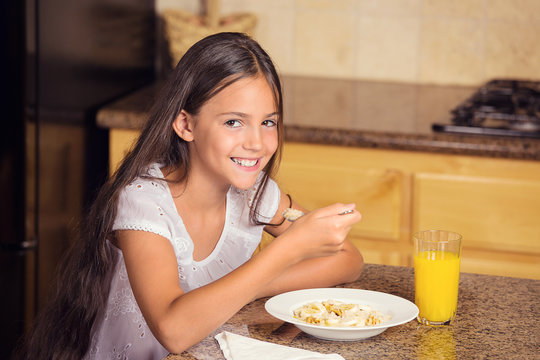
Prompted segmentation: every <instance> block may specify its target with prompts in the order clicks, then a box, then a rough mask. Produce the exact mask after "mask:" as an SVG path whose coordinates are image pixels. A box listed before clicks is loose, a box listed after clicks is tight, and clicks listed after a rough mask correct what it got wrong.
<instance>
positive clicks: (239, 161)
mask: <svg viewBox="0 0 540 360" xmlns="http://www.w3.org/2000/svg"><path fill="white" fill-rule="evenodd" d="M231 160H232V161H233V162H234V163H236V164H238V165H240V166H243V167H252V166H255V165H257V163H258V162H259V159H255V160H246V159H238V158H231Z"/></svg>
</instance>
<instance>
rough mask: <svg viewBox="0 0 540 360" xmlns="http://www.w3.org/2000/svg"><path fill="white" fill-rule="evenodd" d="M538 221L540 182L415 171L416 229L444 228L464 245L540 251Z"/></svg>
mask: <svg viewBox="0 0 540 360" xmlns="http://www.w3.org/2000/svg"><path fill="white" fill-rule="evenodd" d="M539 219H540V183H539V182H532V181H527V180H518V179H507V178H492V177H475V176H456V175H445V174H430V173H419V174H416V175H415V180H414V222H413V224H414V226H413V229H414V230H422V229H433V228H436V229H440V228H444V229H448V230H453V231H456V232H459V233H461V234H462V235H463V245H464V246H466V247H474V248H480V249H491V250H501V251H514V252H520V253H536V254H540V226H539V223H540V220H539Z"/></svg>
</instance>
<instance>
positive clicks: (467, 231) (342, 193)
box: [111, 130, 540, 279]
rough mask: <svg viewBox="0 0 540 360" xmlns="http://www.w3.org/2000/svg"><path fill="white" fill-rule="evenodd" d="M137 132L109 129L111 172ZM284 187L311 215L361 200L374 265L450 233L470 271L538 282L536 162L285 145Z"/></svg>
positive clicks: (539, 186) (364, 245) (408, 256)
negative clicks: (426, 235) (430, 233)
mask: <svg viewBox="0 0 540 360" xmlns="http://www.w3.org/2000/svg"><path fill="white" fill-rule="evenodd" d="M137 134H138V132H137V131H133V130H112V131H111V169H114V168H115V167H116V164H117V162H118V161H119V160H120V159H121V158H122V157H123V156H124V154H125V152H126V149H127V148H129V146H130V145H131V142H132V141H133V139H134V138H135V137H136V136H137ZM276 180H277V181H278V183H279V184H280V187H281V188H282V190H283V191H285V192H287V193H290V194H291V196H293V198H294V199H295V201H297V202H298V203H300V204H302V205H303V206H304V207H306V208H308V209H314V208H318V207H322V206H326V205H329V204H332V203H334V202H343V203H348V202H355V203H356V205H357V208H358V209H359V211H360V212H362V216H363V218H362V221H361V222H360V223H358V224H357V225H356V226H355V227H354V228H353V229H352V230H351V232H350V234H349V238H350V240H351V241H352V242H353V243H354V244H355V246H357V247H358V248H359V249H360V250H361V252H362V254H363V255H364V259H365V261H366V262H368V263H377V264H388V265H404V266H412V234H413V233H414V232H416V231H420V230H426V229H446V230H452V231H456V232H459V233H460V234H462V235H463V253H462V271H464V272H475V273H485V274H494V275H505V276H517V277H525V278H533V279H540V162H538V161H523V160H515V159H498V158H486V157H472V156H458V155H446V154H436V153H425V152H408V151H393V150H381V149H367V148H355V147H341V146H330V145H314V144H304V143H286V144H285V146H284V153H283V157H282V163H281V167H280V170H279V173H278V174H277V177H276ZM268 241H271V239H270V236H269V235H266V237H265V239H263V242H262V246H264V245H265V243H267V242H268Z"/></svg>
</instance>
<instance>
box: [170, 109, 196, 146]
mask: <svg viewBox="0 0 540 360" xmlns="http://www.w3.org/2000/svg"><path fill="white" fill-rule="evenodd" d="M172 127H173V130H174V132H175V133H176V134H177V135H178V136H180V137H181V138H182V139H184V140H185V141H188V142H189V141H193V122H192V118H191V115H189V114H188V113H187V112H186V111H185V110H182V111H180V114H178V116H177V117H176V119H174V121H173V124H172Z"/></svg>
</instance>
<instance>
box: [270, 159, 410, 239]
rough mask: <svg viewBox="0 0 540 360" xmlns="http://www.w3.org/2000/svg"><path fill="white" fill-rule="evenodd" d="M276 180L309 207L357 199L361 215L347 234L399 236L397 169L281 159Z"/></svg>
mask: <svg viewBox="0 0 540 360" xmlns="http://www.w3.org/2000/svg"><path fill="white" fill-rule="evenodd" d="M277 181H278V183H279V185H280V187H281V189H282V191H284V192H287V193H290V194H291V196H292V197H293V199H294V200H295V201H296V202H298V203H299V204H301V205H302V206H304V207H306V208H307V209H310V210H311V209H315V208H319V207H324V206H327V205H330V204H333V203H336V202H341V203H351V202H354V203H356V206H357V209H358V210H359V211H360V212H361V213H362V214H363V218H362V221H361V222H360V223H358V224H357V225H355V226H354V227H353V229H352V230H351V232H350V237H356V238H371V239H385V240H391V241H398V240H399V239H400V226H401V222H402V219H401V209H402V197H403V196H402V192H403V186H404V175H403V173H401V172H400V171H398V170H391V169H389V170H382V169H364V168H360V167H357V166H350V167H342V166H338V165H331V164H327V163H321V162H317V161H314V162H311V163H306V162H296V161H288V160H284V161H283V163H282V165H281V167H280V171H279V174H278V176H277Z"/></svg>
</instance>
